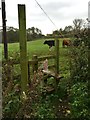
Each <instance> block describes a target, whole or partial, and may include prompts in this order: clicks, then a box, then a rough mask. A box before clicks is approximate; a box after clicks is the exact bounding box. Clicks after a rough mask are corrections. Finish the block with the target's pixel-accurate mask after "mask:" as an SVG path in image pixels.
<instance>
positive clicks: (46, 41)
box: [44, 40, 55, 48]
mask: <svg viewBox="0 0 90 120" xmlns="http://www.w3.org/2000/svg"><path fill="white" fill-rule="evenodd" d="M44 44H47V45H48V46H49V48H51V47H52V46H55V41H54V40H45V41H44Z"/></svg>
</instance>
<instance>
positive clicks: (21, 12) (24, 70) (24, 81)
mask: <svg viewBox="0 0 90 120" xmlns="http://www.w3.org/2000/svg"><path fill="white" fill-rule="evenodd" d="M25 13H26V12H25V5H20V4H18V20H19V42H20V65H21V89H22V93H26V92H27V85H28V59H27V39H26V14H25Z"/></svg>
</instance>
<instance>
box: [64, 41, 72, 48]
mask: <svg viewBox="0 0 90 120" xmlns="http://www.w3.org/2000/svg"><path fill="white" fill-rule="evenodd" d="M70 45H71V40H63V42H62V46H63V47H65V46H67V47H68V46H70Z"/></svg>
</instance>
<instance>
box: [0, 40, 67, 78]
mask: <svg viewBox="0 0 90 120" xmlns="http://www.w3.org/2000/svg"><path fill="white" fill-rule="evenodd" d="M43 42H44V40H43V39H40V40H36V41H30V42H27V55H28V60H29V59H32V56H33V55H37V56H45V55H52V54H54V53H55V47H52V48H51V49H49V47H48V45H44V44H43ZM1 51H2V58H3V56H4V55H3V53H4V52H3V45H2V44H1V45H0V52H1ZM59 51H60V56H59V57H60V73H61V74H63V75H64V76H66V75H68V74H69V48H67V47H66V48H63V47H62V39H60V40H59ZM8 54H9V57H12V58H14V59H18V58H19V57H20V51H19V43H11V44H10V43H9V44H8ZM0 59H1V56H0ZM52 62H54V61H53V60H51V61H49V63H50V64H51V63H52Z"/></svg>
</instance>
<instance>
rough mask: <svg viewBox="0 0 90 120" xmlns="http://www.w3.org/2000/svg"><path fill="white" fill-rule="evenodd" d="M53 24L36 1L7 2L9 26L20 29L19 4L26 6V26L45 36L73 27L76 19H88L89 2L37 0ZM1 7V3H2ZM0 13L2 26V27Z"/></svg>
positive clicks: (15, 0)
mask: <svg viewBox="0 0 90 120" xmlns="http://www.w3.org/2000/svg"><path fill="white" fill-rule="evenodd" d="M37 1H38V3H39V4H40V5H41V7H42V8H43V9H44V11H45V12H46V13H47V14H48V16H49V17H50V18H51V20H52V21H53V22H54V24H55V25H56V27H55V26H54V25H53V24H52V22H51V21H50V20H49V19H48V18H47V17H46V15H45V14H44V13H43V11H42V10H41V9H40V7H39V6H38V5H37V3H36V1H35V0H5V2H6V19H7V23H6V24H7V26H13V27H15V28H18V9H17V4H25V5H26V26H27V28H30V27H33V26H34V27H37V28H39V29H40V30H41V31H42V33H43V34H47V33H52V31H53V30H56V29H60V28H63V29H64V27H65V26H68V25H73V20H74V19H76V18H80V19H86V18H87V17H88V2H89V1H88V0H37ZM0 6H1V3H0ZM1 19H2V18H1V12H0V26H1V25H2V21H1Z"/></svg>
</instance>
